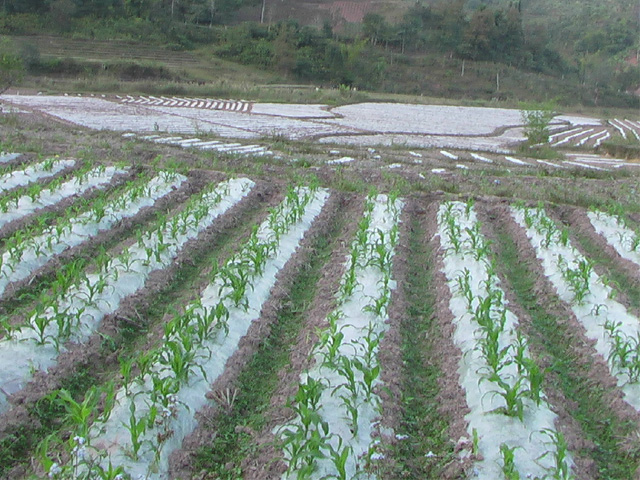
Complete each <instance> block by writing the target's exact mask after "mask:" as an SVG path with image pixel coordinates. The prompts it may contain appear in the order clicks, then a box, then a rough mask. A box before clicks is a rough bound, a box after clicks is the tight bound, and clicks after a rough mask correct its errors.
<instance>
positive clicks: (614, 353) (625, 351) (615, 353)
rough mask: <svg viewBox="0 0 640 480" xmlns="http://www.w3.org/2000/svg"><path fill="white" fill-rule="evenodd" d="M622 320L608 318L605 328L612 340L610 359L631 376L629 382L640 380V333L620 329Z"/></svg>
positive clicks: (616, 366) (613, 365)
mask: <svg viewBox="0 0 640 480" xmlns="http://www.w3.org/2000/svg"><path fill="white" fill-rule="evenodd" d="M621 325H622V323H621V322H614V321H613V320H607V321H606V322H605V325H604V328H605V330H606V331H607V333H608V334H609V338H610V340H611V353H610V354H609V358H608V361H609V363H610V364H611V366H612V367H615V368H617V369H618V370H620V371H621V372H623V373H625V374H626V375H627V376H628V377H629V382H631V383H636V382H638V381H640V333H639V334H637V336H636V337H631V336H629V335H626V334H625V333H624V332H621V331H620V326H621Z"/></svg>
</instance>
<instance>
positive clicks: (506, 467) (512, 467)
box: [500, 443, 520, 480]
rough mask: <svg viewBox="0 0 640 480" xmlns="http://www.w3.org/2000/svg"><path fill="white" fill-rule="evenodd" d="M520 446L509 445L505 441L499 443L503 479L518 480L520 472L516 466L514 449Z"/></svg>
mask: <svg viewBox="0 0 640 480" xmlns="http://www.w3.org/2000/svg"><path fill="white" fill-rule="evenodd" d="M518 448H520V447H509V445H507V444H506V443H503V444H501V445H500V453H501V454H502V474H503V475H504V478H505V480H520V473H519V472H518V469H517V468H516V464H515V459H516V453H515V451H516V450H517V449H518Z"/></svg>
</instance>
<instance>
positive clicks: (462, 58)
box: [0, 0, 640, 107]
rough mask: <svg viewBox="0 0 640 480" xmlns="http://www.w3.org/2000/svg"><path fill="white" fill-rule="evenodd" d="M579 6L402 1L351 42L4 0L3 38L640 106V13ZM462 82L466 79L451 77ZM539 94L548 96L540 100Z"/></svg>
mask: <svg viewBox="0 0 640 480" xmlns="http://www.w3.org/2000/svg"><path fill="white" fill-rule="evenodd" d="M265 1H266V0H265ZM574 3H575V2H571V5H569V4H567V3H566V2H562V4H561V5H560V4H559V2H552V1H551V0H541V1H540V2H533V1H531V0H521V1H517V2H512V1H504V0H484V1H479V0H468V1H465V0H453V1H446V0H432V1H430V2H429V1H423V2H419V1H418V2H415V3H411V2H407V3H406V7H405V8H404V10H405V13H404V15H402V16H400V15H398V16H396V18H397V20H395V21H391V20H388V19H387V18H385V17H383V16H382V15H380V14H378V13H368V14H366V15H365V17H364V19H363V22H362V24H361V25H360V28H359V30H358V32H359V33H356V34H350V35H349V36H346V35H345V34H344V33H342V32H341V31H334V28H333V27H334V26H333V25H332V24H331V23H330V22H329V21H326V22H325V24H324V25H323V26H322V27H320V28H318V27H315V26H304V25H301V24H300V23H298V22H297V21H296V20H282V21H279V22H277V23H274V24H266V23H265V24H260V23H246V22H245V23H239V22H237V21H236V15H237V13H238V12H239V11H246V10H247V9H252V8H253V9H258V10H259V9H260V8H261V4H263V2H261V1H260V0H53V1H51V0H4V2H3V4H2V7H1V8H3V9H4V14H5V15H3V16H2V18H0V33H4V34H8V35H25V34H26V35H29V34H42V33H50V34H55V35H65V36H71V37H73V38H87V39H95V40H111V39H120V40H129V41H134V42H144V43H146V44H156V45H162V46H164V47H168V48H170V49H172V50H177V51H180V50H194V49H198V50H199V51H202V50H206V51H208V52H209V54H213V55H215V56H218V57H220V58H226V59H229V60H232V61H234V62H240V63H243V64H246V65H252V66H255V67H259V68H261V69H264V70H267V71H271V72H274V73H276V74H278V75H282V76H283V77H284V78H285V79H290V80H295V81H297V82H310V83H315V84H325V85H327V84H328V85H334V86H338V85H344V86H349V87H356V88H359V89H367V90H374V91H376V90H377V91H386V92H391V93H411V94H422V93H429V94H434V93H435V94H436V95H440V96H454V97H455V96H458V97H459V96H465V82H466V83H467V84H468V91H467V93H468V94H469V95H470V96H472V97H485V98H486V97H498V98H502V97H505V96H506V97H513V98H515V99H516V100H517V99H521V100H526V99H537V100H547V99H555V100H557V101H559V102H561V103H566V102H579V103H584V104H593V105H612V106H621V107H625V106H626V107H630V106H636V105H638V99H637V97H634V96H633V95H631V94H630V93H629V92H631V91H633V90H635V89H637V88H638V87H639V86H640V85H639V78H640V70H639V69H638V65H637V57H638V52H639V51H640V44H639V40H638V35H637V32H638V22H637V18H638V15H637V13H638V12H637V11H636V10H638V8H640V7H638V5H634V2H632V1H629V0H610V1H608V2H600V3H595V2H594V1H592V0H585V1H584V2H579V5H577V4H574ZM587 26H588V28H586V27H587ZM13 54H14V55H15V56H17V57H19V58H21V60H22V62H23V64H24V67H25V69H26V70H27V71H29V72H30V73H32V74H40V75H42V74H47V73H52V74H56V73H57V74H61V73H65V71H66V73H68V74H70V75H72V74H74V73H75V72H74V69H80V70H82V69H83V68H84V67H83V66H82V65H80V66H78V65H76V64H74V63H73V62H69V61H67V62H66V63H65V62H64V61H62V60H63V59H58V61H57V62H54V63H50V62H49V63H47V62H46V61H44V60H42V59H41V58H39V52H38V49H37V48H35V47H34V46H32V45H31V46H29V45H27V46H26V47H25V46H24V45H23V46H22V47H19V48H17V49H15V51H14V52H13ZM5 55H6V49H5ZM95 68H96V67H95V65H94V66H90V67H89V70H91V69H95ZM465 69H466V70H465ZM112 70H116V71H118V72H120V71H122V72H124V73H123V74H122V75H123V78H127V79H130V78H145V75H146V76H147V77H149V76H157V78H159V79H164V80H167V79H175V78H178V77H179V75H175V74H171V73H169V72H167V71H165V70H163V69H162V68H156V69H152V68H151V67H150V66H148V65H147V66H145V67H144V68H142V67H140V66H131V65H119V66H117V68H115V67H114V68H112ZM514 72H521V73H519V74H517V75H516V74H515V73H514ZM501 73H502V75H503V78H502V80H503V81H502V84H501V82H500V80H501V79H500V74H501ZM528 73H531V74H543V75H545V76H550V77H553V78H557V79H558V81H557V83H558V85H557V88H556V86H555V83H554V82H553V81H550V80H549V81H548V82H547V84H545V86H544V88H543V89H542V90H543V91H541V92H535V91H528V92H527V91H524V90H523V91H517V89H518V84H520V86H521V89H527V88H528V84H527V82H524V83H523V81H522V76H523V75H527V74H528ZM465 75H466V77H465V82H461V81H460V79H459V78H455V79H454V78H452V77H454V76H455V77H464V76H465ZM507 76H510V77H511V79H512V85H511V86H509V83H508V81H507V80H505V77H507ZM538 83H540V81H538ZM494 87H495V88H494ZM501 87H502V89H501ZM529 90H535V89H530V88H529ZM542 94H544V95H545V96H546V97H548V96H549V95H551V97H549V98H546V97H543V98H540V97H541V95H542Z"/></svg>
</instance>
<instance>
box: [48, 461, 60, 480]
mask: <svg viewBox="0 0 640 480" xmlns="http://www.w3.org/2000/svg"><path fill="white" fill-rule="evenodd" d="M59 473H62V468H60V465H58V464H57V463H55V462H54V463H53V464H52V465H51V468H50V469H49V478H53V477H55V476H56V475H58V474H59Z"/></svg>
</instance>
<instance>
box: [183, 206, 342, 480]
mask: <svg viewBox="0 0 640 480" xmlns="http://www.w3.org/2000/svg"><path fill="white" fill-rule="evenodd" d="M347 221H349V219H347V218H345V215H344V211H341V212H340V213H339V214H338V217H337V218H335V219H334V221H332V222H331V225H330V227H329V230H328V231H326V232H324V233H323V234H321V235H317V236H316V237H315V238H314V239H313V241H312V242H311V244H310V245H309V248H310V252H311V254H310V256H309V258H308V259H307V261H306V262H305V263H304V265H303V266H302V268H301V269H300V270H299V271H298V272H297V273H296V274H295V278H294V279H293V280H292V284H291V287H290V290H289V293H288V299H287V301H286V302H284V303H283V305H282V306H281V307H280V310H279V311H278V313H277V322H275V323H274V324H273V325H272V326H271V330H270V332H269V334H268V335H267V336H266V338H265V339H264V340H263V342H262V343H261V344H260V345H259V347H258V349H257V351H256V352H255V353H254V354H253V356H252V357H251V358H250V359H249V361H248V362H247V363H246V365H245V366H244V368H243V370H242V372H241V373H240V375H239V377H238V380H237V382H235V384H236V385H237V392H238V393H237V399H236V401H235V402H234V403H233V405H232V406H231V408H230V409H227V410H224V411H221V412H220V413H219V414H217V415H216V416H215V418H213V419H211V420H210V422H209V423H208V428H209V429H211V431H212V432H215V438H214V440H213V441H212V443H211V444H210V445H207V446H206V447H202V448H201V449H200V450H199V451H198V452H197V455H196V457H195V460H194V465H193V471H195V472H199V471H202V470H206V471H208V472H210V473H211V474H213V475H215V478H220V479H229V480H231V479H234V480H235V479H237V478H241V477H242V471H241V463H242V461H243V459H244V458H245V457H246V456H247V455H248V454H249V453H250V452H252V451H253V450H254V448H255V444H254V442H253V439H252V438H251V437H250V436H249V435H248V434H247V433H246V432H247V431H251V430H254V431H260V430H261V429H262V428H264V426H265V424H266V421H267V417H266V416H265V414H266V413H267V412H268V410H269V408H270V399H271V396H272V395H273V393H274V391H275V389H276V387H277V386H278V381H279V377H278V372H279V371H280V370H281V369H284V368H287V365H288V363H289V360H290V354H291V351H292V350H293V349H294V348H296V345H295V340H296V338H297V336H298V334H299V332H300V329H301V328H302V326H303V325H304V322H305V320H306V313H307V311H308V308H309V305H310V304H311V303H312V301H313V298H314V296H315V295H316V291H317V284H318V281H319V280H320V278H321V275H322V267H323V266H324V264H325V263H326V262H327V260H328V259H329V257H330V255H331V252H332V251H333V250H334V249H335V248H336V242H337V239H338V237H339V235H340V232H341V231H342V228H343V227H344V225H345V224H346V222H347ZM230 465H233V467H231V468H228V467H229V466H230Z"/></svg>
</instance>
